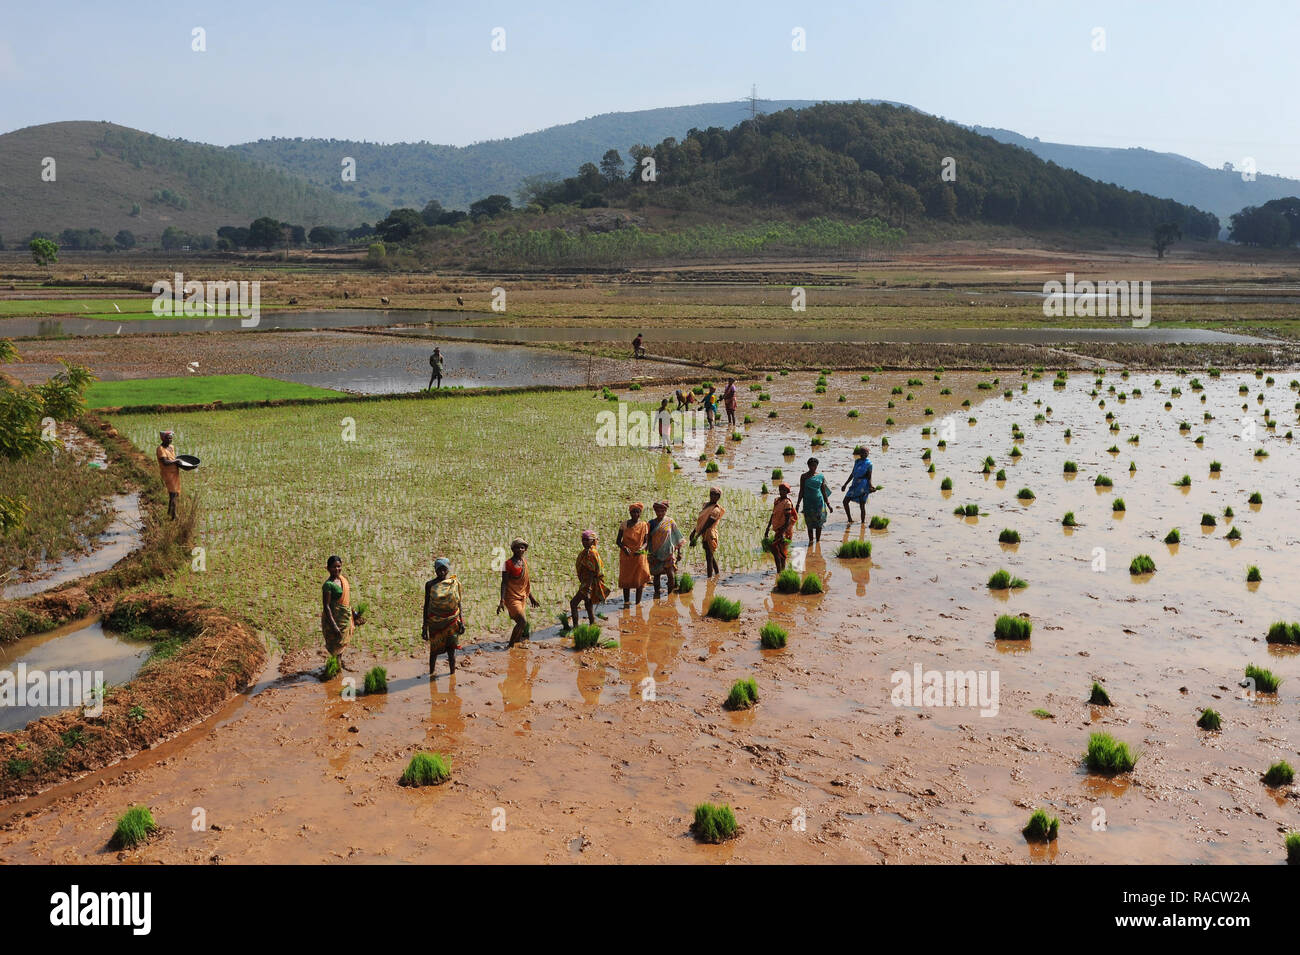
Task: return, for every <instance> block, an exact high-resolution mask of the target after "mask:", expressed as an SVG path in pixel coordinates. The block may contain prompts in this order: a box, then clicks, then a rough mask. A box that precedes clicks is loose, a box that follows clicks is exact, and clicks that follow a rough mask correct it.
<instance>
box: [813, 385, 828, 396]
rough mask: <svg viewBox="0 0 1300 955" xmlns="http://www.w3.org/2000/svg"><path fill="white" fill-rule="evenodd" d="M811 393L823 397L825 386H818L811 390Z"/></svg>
mask: <svg viewBox="0 0 1300 955" xmlns="http://www.w3.org/2000/svg"><path fill="white" fill-rule="evenodd" d="M813 392H814V393H815V394H819V395H824V394H826V386H825V385H818V386H817V387H816V388H814V389H813Z"/></svg>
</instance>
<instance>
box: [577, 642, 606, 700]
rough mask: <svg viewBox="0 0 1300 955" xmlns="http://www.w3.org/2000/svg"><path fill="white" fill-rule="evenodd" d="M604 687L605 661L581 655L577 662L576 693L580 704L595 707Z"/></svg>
mask: <svg viewBox="0 0 1300 955" xmlns="http://www.w3.org/2000/svg"><path fill="white" fill-rule="evenodd" d="M604 687H605V661H604V660H603V659H602V658H601V657H600V656H598V655H596V654H594V653H593V654H583V655H582V656H581V657H580V658H579V661H578V693H579V694H580V695H581V696H582V702H584V703H586V704H587V705H588V706H595V705H596V704H597V703H599V702H600V691H601V690H602V689H604Z"/></svg>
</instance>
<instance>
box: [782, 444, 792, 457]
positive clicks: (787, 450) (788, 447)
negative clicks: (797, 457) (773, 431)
mask: <svg viewBox="0 0 1300 955" xmlns="http://www.w3.org/2000/svg"><path fill="white" fill-rule="evenodd" d="M781 456H782V457H786V458H792V457H794V445H793V444H787V445H786V446H785V447H784V448H782V449H781Z"/></svg>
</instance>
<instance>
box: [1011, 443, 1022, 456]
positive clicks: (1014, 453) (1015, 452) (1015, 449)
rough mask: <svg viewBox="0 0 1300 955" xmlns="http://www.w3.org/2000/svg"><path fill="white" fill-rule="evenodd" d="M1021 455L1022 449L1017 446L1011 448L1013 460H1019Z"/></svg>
mask: <svg viewBox="0 0 1300 955" xmlns="http://www.w3.org/2000/svg"><path fill="white" fill-rule="evenodd" d="M1020 454H1021V451H1020V448H1018V447H1016V446H1015V445H1014V444H1013V445H1012V446H1011V456H1012V457H1013V458H1018V457H1020Z"/></svg>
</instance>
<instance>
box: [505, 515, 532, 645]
mask: <svg viewBox="0 0 1300 955" xmlns="http://www.w3.org/2000/svg"><path fill="white" fill-rule="evenodd" d="M526 550H528V541H526V540H524V539H523V538H522V537H516V538H515V539H514V540H512V541H511V542H510V559H509V560H507V561H506V562H505V566H504V567H502V568H501V602H500V603H498V604H497V613H500V612H501V611H502V610H504V611H505V612H506V613H507V614H508V615H509V617H510V619H511V620H513V621H514V622H515V626H514V629H513V630H511V631H510V646H512V647H513V646H514V645H515V644H516V643H518V642H519V641H520V640H527V639H528V618H527V617H526V616H524V611H525V610H527V609H528V606H527V605H528V604H530V603H531V604H532V605H533V606H534V607H540V606H541V604H539V603H538V602H537V598H535V597H534V596H533V586H532V583H531V582H530V581H529V579H528V561H526V560H524V551H526Z"/></svg>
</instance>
